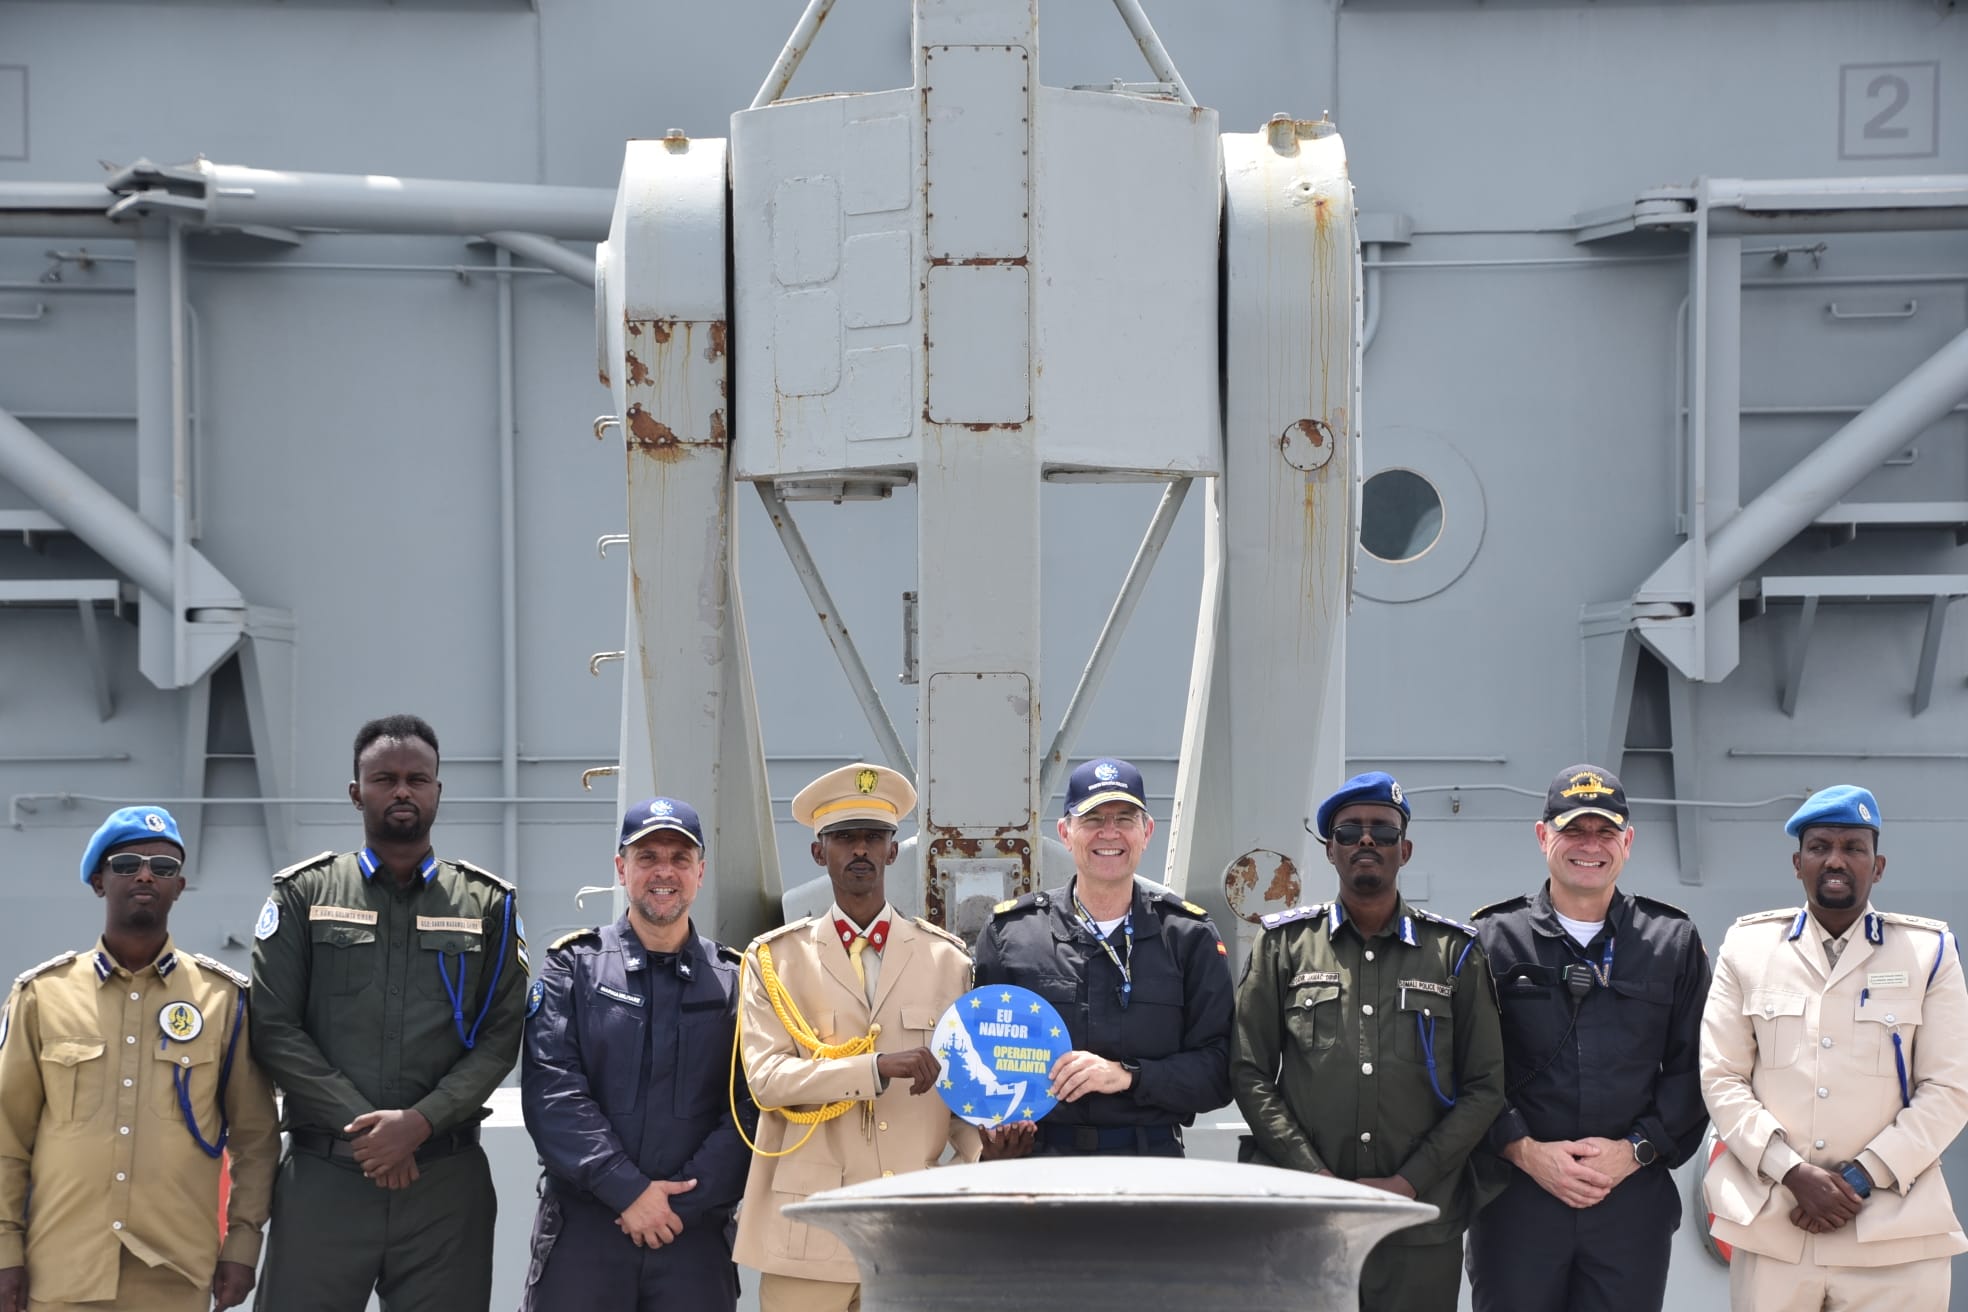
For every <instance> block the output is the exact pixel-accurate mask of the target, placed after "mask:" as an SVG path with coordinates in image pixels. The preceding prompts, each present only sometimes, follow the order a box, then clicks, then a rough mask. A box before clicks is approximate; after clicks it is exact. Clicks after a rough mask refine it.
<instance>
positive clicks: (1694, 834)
mask: <svg viewBox="0 0 1968 1312" xmlns="http://www.w3.org/2000/svg"><path fill="white" fill-rule="evenodd" d="M1700 691H1701V685H1700V684H1699V683H1697V682H1695V681H1694V680H1693V679H1690V678H1688V677H1687V676H1685V675H1683V674H1682V673H1681V672H1680V671H1679V670H1669V671H1668V672H1667V722H1668V734H1669V737H1670V739H1671V750H1670V752H1669V755H1668V762H1669V768H1670V769H1672V770H1673V771H1674V797H1675V799H1676V800H1677V801H1682V800H1686V799H1688V798H1698V797H1700V796H1701V795H1702V792H1701V765H1700V757H1699V756H1698V754H1697V753H1696V750H1695V747H1696V738H1695V698H1696V696H1697V694H1699V692H1700ZM1701 813H1702V808H1700V807H1695V806H1677V807H1676V808H1675V813H1674V846H1675V851H1676V855H1677V858H1678V862H1677V864H1678V866H1679V874H1680V876H1681V882H1682V883H1684V884H1699V883H1701V882H1702V838H1701Z"/></svg>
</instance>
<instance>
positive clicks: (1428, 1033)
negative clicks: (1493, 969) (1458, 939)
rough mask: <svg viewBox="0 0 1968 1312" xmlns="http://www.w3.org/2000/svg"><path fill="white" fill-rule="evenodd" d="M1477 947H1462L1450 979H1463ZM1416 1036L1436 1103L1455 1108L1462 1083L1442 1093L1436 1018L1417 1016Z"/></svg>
mask: <svg viewBox="0 0 1968 1312" xmlns="http://www.w3.org/2000/svg"><path fill="white" fill-rule="evenodd" d="M1475 946H1476V940H1475V939H1473V938H1472V939H1470V940H1469V941H1468V942H1467V943H1465V944H1463V945H1462V955H1461V956H1459V957H1457V958H1456V964H1455V969H1454V970H1451V971H1450V972H1449V978H1450V979H1458V978H1460V977H1461V975H1462V963H1463V962H1465V961H1467V960H1469V949H1471V948H1473V947H1475ZM1415 1034H1416V1036H1417V1037H1419V1038H1420V1039H1421V1057H1422V1060H1423V1061H1424V1062H1426V1063H1427V1064H1428V1087H1429V1089H1430V1090H1431V1091H1432V1092H1433V1093H1434V1095H1435V1101H1437V1102H1439V1103H1441V1104H1442V1105H1443V1106H1444V1107H1453V1106H1455V1105H1456V1099H1457V1098H1459V1097H1461V1096H1462V1081H1461V1080H1460V1079H1455V1080H1452V1081H1450V1083H1451V1085H1452V1087H1453V1088H1454V1089H1455V1092H1454V1093H1452V1094H1449V1093H1443V1092H1442V1085H1441V1083H1440V1082H1439V1081H1438V1080H1437V1079H1436V1078H1435V1017H1433V1016H1432V1015H1428V1014H1426V1013H1424V1014H1422V1015H1419V1016H1416V1017H1415Z"/></svg>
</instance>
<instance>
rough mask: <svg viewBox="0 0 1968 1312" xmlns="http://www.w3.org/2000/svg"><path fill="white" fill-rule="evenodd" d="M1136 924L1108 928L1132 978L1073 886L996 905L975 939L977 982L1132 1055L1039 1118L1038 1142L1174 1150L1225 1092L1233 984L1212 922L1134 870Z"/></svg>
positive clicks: (1118, 1056) (1106, 1048)
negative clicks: (1084, 916)
mask: <svg viewBox="0 0 1968 1312" xmlns="http://www.w3.org/2000/svg"><path fill="white" fill-rule="evenodd" d="M1129 915H1130V916H1131V917H1132V927H1133V930H1134V938H1133V946H1132V949H1131V950H1130V949H1129V947H1128V946H1127V941H1126V937H1125V933H1124V931H1123V930H1121V929H1118V928H1117V929H1115V931H1114V932H1113V933H1112V934H1111V935H1109V936H1108V937H1109V942H1110V944H1111V946H1113V947H1114V949H1115V951H1116V952H1117V953H1124V954H1128V957H1129V971H1130V974H1131V975H1132V976H1133V985H1132V987H1131V988H1130V990H1129V991H1128V996H1127V1005H1126V1006H1123V1005H1122V997H1121V973H1120V970H1119V969H1118V968H1117V967H1116V966H1115V965H1114V963H1113V961H1112V959H1111V958H1109V956H1108V954H1107V952H1106V951H1105V950H1104V949H1103V948H1102V947H1101V946H1100V943H1099V941H1098V940H1096V939H1095V938H1094V936H1093V935H1092V934H1090V933H1089V932H1088V931H1087V930H1086V929H1085V928H1084V927H1083V926H1082V925H1081V924H1080V921H1079V918H1078V917H1077V916H1075V915H1074V914H1073V895H1072V892H1071V890H1070V889H1066V888H1061V889H1053V890H1051V891H1049V892H1044V893H1027V894H1026V895H1025V896H1024V897H1021V898H1018V899H1016V900H1014V901H1011V902H1006V903H1003V904H1001V905H1000V906H999V907H998V908H997V910H996V914H994V915H993V916H992V917H991V923H990V924H988V925H986V926H985V927H984V932H983V933H982V934H980V935H979V936H978V938H977V984H978V986H979V987H980V988H981V987H983V986H984V985H986V984H1016V985H1018V986H1019V987H1020V988H1027V989H1030V990H1032V992H1034V993H1036V994H1038V995H1039V996H1040V997H1042V998H1044V999H1045V1000H1046V1001H1047V1002H1050V1003H1051V1004H1052V1005H1053V1006H1054V1007H1056V1008H1058V1010H1059V1014H1060V1016H1062V1017H1063V1018H1064V1019H1065V1021H1066V1028H1067V1030H1068V1031H1069V1032H1070V1034H1071V1035H1072V1039H1073V1047H1075V1048H1076V1049H1078V1050H1080V1051H1082V1052H1091V1053H1093V1054H1095V1055H1096V1056H1100V1057H1105V1058H1107V1059H1108V1060H1109V1061H1120V1062H1133V1063H1137V1064H1138V1065H1139V1066H1140V1068H1141V1070H1140V1073H1139V1074H1138V1075H1137V1076H1136V1077H1135V1081H1134V1086H1133V1087H1132V1088H1130V1089H1128V1090H1127V1091H1125V1092H1123V1093H1090V1094H1087V1095H1086V1096H1085V1097H1083V1098H1081V1099H1079V1100H1078V1101H1076V1102H1062V1103H1060V1104H1059V1105H1058V1106H1056V1107H1054V1108H1053V1109H1052V1110H1051V1111H1050V1112H1048V1113H1046V1116H1045V1119H1044V1120H1043V1121H1041V1122H1040V1123H1039V1147H1038V1151H1040V1152H1048V1151H1051V1152H1067V1153H1071V1152H1082V1153H1085V1152H1120V1153H1145V1154H1151V1155H1157V1156H1173V1157H1180V1156H1181V1155H1182V1140H1181V1136H1180V1133H1179V1131H1178V1129H1177V1127H1179V1126H1183V1125H1187V1124H1189V1123H1190V1122H1191V1121H1193V1120H1194V1119H1195V1117H1196V1114H1197V1113H1198V1112H1206V1111H1211V1110H1213V1109H1215V1108H1218V1107H1221V1106H1223V1104H1225V1103H1227V1102H1229V1101H1230V1019H1231V1012H1232V1010H1233V1007H1234V999H1235V993H1236V990H1235V987H1234V986H1233V985H1232V984H1231V982H1230V966H1229V963H1228V961H1226V960H1225V956H1224V948H1223V940H1222V939H1221V938H1219V937H1217V933H1216V926H1215V925H1213V924H1211V923H1210V919H1209V916H1208V915H1207V914H1205V913H1204V911H1203V909H1202V908H1201V907H1199V906H1197V905H1195V904H1194V903H1193V902H1185V901H1183V900H1182V899H1181V898H1179V897H1177V896H1176V895H1175V894H1174V893H1170V892H1166V891H1162V892H1155V891H1151V890H1150V889H1149V888H1148V887H1147V886H1146V885H1144V884H1142V883H1141V882H1140V881H1139V880H1136V881H1135V887H1134V903H1133V905H1132V906H1131V907H1130V908H1129Z"/></svg>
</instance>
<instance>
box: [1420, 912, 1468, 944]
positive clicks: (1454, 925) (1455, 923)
mask: <svg viewBox="0 0 1968 1312" xmlns="http://www.w3.org/2000/svg"><path fill="white" fill-rule="evenodd" d="M1408 910H1410V911H1412V912H1414V914H1416V915H1417V916H1420V917H1421V918H1422V919H1423V920H1428V921H1433V922H1434V923H1435V924H1437V925H1447V926H1448V927H1449V928H1450V929H1459V930H1461V931H1462V932H1463V933H1465V934H1467V935H1469V937H1471V938H1475V937H1476V926H1474V925H1465V924H1463V923H1462V922H1461V921H1460V920H1450V919H1449V918H1448V917H1447V916H1438V915H1436V914H1435V913H1434V912H1433V911H1423V910H1422V909H1421V908H1420V907H1414V906H1411V907H1409V908H1408Z"/></svg>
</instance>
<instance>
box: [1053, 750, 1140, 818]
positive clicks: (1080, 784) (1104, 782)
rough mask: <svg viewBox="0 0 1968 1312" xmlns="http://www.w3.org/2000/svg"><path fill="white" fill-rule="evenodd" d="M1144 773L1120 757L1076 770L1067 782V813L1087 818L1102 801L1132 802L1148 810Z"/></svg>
mask: <svg viewBox="0 0 1968 1312" xmlns="http://www.w3.org/2000/svg"><path fill="white" fill-rule="evenodd" d="M1147 796H1148V789H1147V786H1146V785H1144V784H1143V783H1142V782H1141V771H1139V770H1137V769H1135V768H1134V767H1133V766H1132V765H1129V764H1128V763H1127V762H1126V761H1123V760H1121V759H1120V758H1119V757H1117V756H1101V757H1096V758H1095V759H1093V760H1091V761H1085V762H1082V763H1081V764H1080V765H1078V766H1076V767H1074V769H1073V773H1072V775H1071V777H1069V778H1068V779H1067V780H1066V814H1067V815H1085V814H1086V813H1087V812H1088V811H1091V810H1092V809H1093V808H1094V807H1096V806H1099V805H1100V804H1101V803H1102V802H1132V803H1134V804H1135V805H1136V806H1138V807H1140V808H1141V809H1142V810H1144V811H1146V810H1147V809H1148V803H1147V801H1146V800H1144V799H1146V798H1147Z"/></svg>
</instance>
